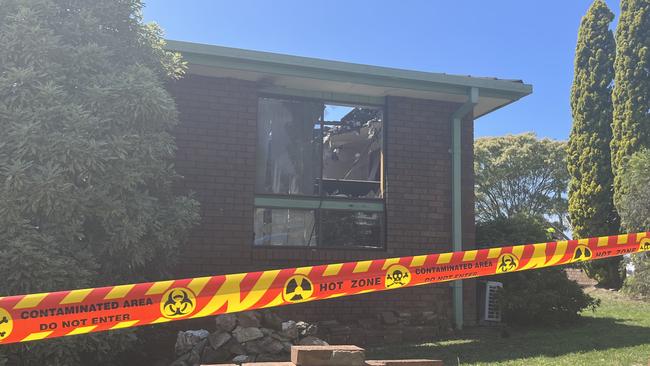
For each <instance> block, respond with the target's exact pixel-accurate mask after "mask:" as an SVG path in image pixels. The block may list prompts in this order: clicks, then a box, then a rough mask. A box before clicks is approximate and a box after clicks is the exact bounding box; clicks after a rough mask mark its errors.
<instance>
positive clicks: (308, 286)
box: [282, 274, 314, 302]
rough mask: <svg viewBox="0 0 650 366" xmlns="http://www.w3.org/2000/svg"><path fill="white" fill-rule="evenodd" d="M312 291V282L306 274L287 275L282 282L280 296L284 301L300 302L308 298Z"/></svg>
mask: <svg viewBox="0 0 650 366" xmlns="http://www.w3.org/2000/svg"><path fill="white" fill-rule="evenodd" d="M313 293H314V284H313V283H311V281H310V280H309V278H307V276H304V275H301V274H298V275H293V276H291V277H289V279H288V280H287V282H286V283H285V284H284V290H282V297H283V298H284V301H288V302H301V301H305V300H307V299H309V298H310V297H311V295H312V294H313Z"/></svg>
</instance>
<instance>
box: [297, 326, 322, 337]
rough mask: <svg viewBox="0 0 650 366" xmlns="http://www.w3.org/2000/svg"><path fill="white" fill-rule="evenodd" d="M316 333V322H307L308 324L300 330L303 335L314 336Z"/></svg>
mask: <svg viewBox="0 0 650 366" xmlns="http://www.w3.org/2000/svg"><path fill="white" fill-rule="evenodd" d="M316 334H318V325H316V324H309V326H308V327H307V328H306V329H305V330H303V331H302V332H300V335H301V336H303V337H305V336H315V335H316Z"/></svg>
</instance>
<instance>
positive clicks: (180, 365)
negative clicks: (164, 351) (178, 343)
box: [170, 353, 192, 366]
mask: <svg viewBox="0 0 650 366" xmlns="http://www.w3.org/2000/svg"><path fill="white" fill-rule="evenodd" d="M190 357H191V355H190V354H189V353H186V354H184V355H182V356H181V357H179V358H178V359H177V360H176V361H174V362H172V363H171V365H170V366H188V365H189V366H192V365H191V364H190V363H188V362H189V361H188V360H189V359H190Z"/></svg>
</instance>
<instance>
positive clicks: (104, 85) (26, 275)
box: [0, 0, 199, 366]
mask: <svg viewBox="0 0 650 366" xmlns="http://www.w3.org/2000/svg"><path fill="white" fill-rule="evenodd" d="M141 9H142V1H140V0H120V1H87V0H2V1H0V131H2V132H1V133H0V182H1V184H0V197H1V199H0V258H2V259H3V263H2V265H0V278H1V279H2V281H0V294H1V296H6V295H19V294H24V293H36V292H48V291H56V290H65V289H74V288H84V287H96V286H102V285H109V284H117V283H132V282H140V281H147V280H158V279H161V278H165V277H168V276H169V275H170V273H169V272H170V271H171V270H172V268H173V267H172V265H173V263H174V261H175V259H176V257H177V253H178V248H179V245H180V244H181V243H182V242H183V241H184V240H185V238H186V237H187V235H188V232H189V230H190V228H191V227H192V226H193V225H194V224H196V223H197V222H198V219H199V217H198V214H199V211H198V202H196V201H195V200H194V199H192V198H191V197H190V196H185V195H179V193H181V192H175V191H174V189H173V187H174V183H175V182H176V181H177V178H178V176H177V174H176V172H175V171H174V167H173V165H172V162H173V158H174V151H175V143H174V139H173V136H172V135H171V131H172V130H173V128H174V126H175V125H176V124H177V123H178V111H177V110H176V107H175V104H174V100H173V99H172V97H171V96H170V95H169V93H168V92H167V91H166V90H165V88H164V85H165V82H167V81H170V80H174V79H177V78H178V77H180V76H181V74H182V71H183V70H184V64H183V63H182V62H181V59H180V56H179V55H177V54H175V53H172V52H168V51H165V49H164V39H163V38H162V35H161V31H160V29H158V28H157V27H156V26H155V25H145V24H143V23H142V18H141ZM144 331H145V330H138V331H136V330H132V329H124V330H119V331H112V332H107V333H98V334H93V335H84V336H83V337H66V338H61V339H51V340H44V341H40V342H29V343H19V344H13V345H6V346H1V347H0V364H2V363H3V361H2V359H3V358H4V359H7V360H8V361H6V363H7V364H8V365H65V366H74V365H115V364H120V363H117V362H115V361H113V359H114V357H115V356H116V355H117V354H119V353H120V352H123V351H125V350H128V349H129V348H130V347H131V346H134V345H137V344H136V342H137V339H138V334H142V333H141V332H144Z"/></svg>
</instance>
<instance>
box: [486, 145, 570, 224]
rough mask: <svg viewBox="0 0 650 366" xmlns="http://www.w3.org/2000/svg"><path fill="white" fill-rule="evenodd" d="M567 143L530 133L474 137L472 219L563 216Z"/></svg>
mask: <svg viewBox="0 0 650 366" xmlns="http://www.w3.org/2000/svg"><path fill="white" fill-rule="evenodd" d="M565 146H566V144H565V143H564V142H561V141H554V140H550V139H537V137H536V136H535V134H534V133H525V134H520V135H507V136H502V137H485V138H480V139H477V140H476V142H475V148H474V154H475V155H474V172H475V175H476V181H475V182H476V183H475V184H476V216H477V221H479V222H487V221H492V220H497V219H501V218H509V217H512V216H515V215H524V216H536V217H547V218H551V217H554V218H557V219H559V220H560V226H564V223H563V222H562V221H563V219H564V217H565V215H566V207H567V202H566V198H565V197H563V194H564V193H565V192H566V187H567V181H568V172H567V168H566V150H565Z"/></svg>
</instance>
